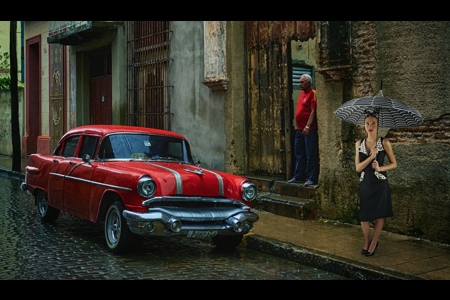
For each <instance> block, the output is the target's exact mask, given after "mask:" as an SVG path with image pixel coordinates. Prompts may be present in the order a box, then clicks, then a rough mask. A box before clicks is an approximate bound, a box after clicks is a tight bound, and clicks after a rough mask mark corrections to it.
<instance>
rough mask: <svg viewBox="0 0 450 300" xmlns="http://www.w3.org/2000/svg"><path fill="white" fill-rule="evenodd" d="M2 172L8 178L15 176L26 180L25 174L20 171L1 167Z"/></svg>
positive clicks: (0, 171) (0, 172)
mask: <svg viewBox="0 0 450 300" xmlns="http://www.w3.org/2000/svg"><path fill="white" fill-rule="evenodd" d="M0 174H1V175H3V176H5V177H8V178H14V179H18V180H25V175H24V174H22V173H19V172H15V171H11V170H7V169H3V168H0Z"/></svg>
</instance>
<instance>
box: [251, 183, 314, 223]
mask: <svg viewBox="0 0 450 300" xmlns="http://www.w3.org/2000/svg"><path fill="white" fill-rule="evenodd" d="M245 177H246V178H247V179H249V180H250V181H251V182H252V183H254V184H255V185H256V186H257V188H258V192H259V193H258V196H257V198H256V200H255V201H253V203H252V208H254V209H257V210H261V211H265V212H270V213H273V214H276V215H280V216H284V217H289V218H294V219H300V220H308V219H315V218H316V214H317V210H318V207H319V204H318V203H317V201H315V200H314V194H315V190H316V189H317V187H318V185H313V186H304V184H301V183H288V182H287V181H281V180H279V179H276V178H271V177H265V176H245Z"/></svg>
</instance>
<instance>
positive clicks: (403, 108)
mask: <svg viewBox="0 0 450 300" xmlns="http://www.w3.org/2000/svg"><path fill="white" fill-rule="evenodd" d="M334 113H335V115H336V116H337V117H338V118H340V119H342V120H344V121H346V122H349V123H352V124H356V125H363V126H364V128H365V130H366V135H367V137H366V138H365V139H363V140H359V141H357V142H356V155H355V165H356V171H357V172H358V173H359V172H360V173H361V176H360V185H359V195H360V197H359V198H360V201H359V203H360V205H359V207H360V213H359V217H360V221H361V227H362V229H363V232H364V236H365V238H366V243H365V245H364V248H363V250H362V254H365V255H367V256H372V255H373V254H374V253H375V249H376V247H377V245H378V237H379V235H380V232H381V229H382V228H383V224H384V219H385V218H387V217H392V215H393V213H392V203H391V191H390V189H389V184H388V182H387V177H386V171H388V170H392V169H395V168H396V167H397V162H396V160H395V156H394V152H393V151H392V147H391V143H390V142H389V140H387V139H384V138H381V137H379V136H378V127H379V128H406V127H409V126H416V125H418V124H419V123H421V122H422V116H421V115H420V113H419V112H418V111H417V110H415V109H414V108H412V107H411V106H409V105H406V104H405V103H403V102H401V101H399V100H395V99H391V98H388V97H384V96H383V92H382V91H381V89H380V92H379V93H378V95H377V96H375V97H362V98H359V99H354V100H350V101H347V102H346V103H344V104H343V105H341V107H339V108H338V109H337V110H336V111H335V112H334ZM363 122H364V123H363ZM385 155H387V156H388V158H389V162H390V163H389V164H387V165H385V166H384V157H385ZM370 221H375V226H374V233H373V237H372V239H370Z"/></svg>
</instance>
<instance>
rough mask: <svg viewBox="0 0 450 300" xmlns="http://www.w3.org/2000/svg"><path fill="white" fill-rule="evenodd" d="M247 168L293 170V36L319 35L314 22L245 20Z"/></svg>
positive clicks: (279, 173)
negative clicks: (316, 33)
mask: <svg viewBox="0 0 450 300" xmlns="http://www.w3.org/2000/svg"><path fill="white" fill-rule="evenodd" d="M245 30H246V43H247V76H248V77H247V80H248V81H247V82H248V84H247V88H248V90H247V92H248V120H247V121H248V143H249V145H248V170H249V173H250V174H262V175H269V176H275V177H281V178H284V179H287V178H288V177H291V176H292V175H293V171H292V170H293V165H292V163H293V161H294V160H293V157H292V153H293V151H292V149H293V129H294V128H293V126H292V122H291V120H292V118H293V105H292V101H291V99H290V98H291V90H292V76H291V73H292V72H291V71H290V69H291V65H290V64H291V53H290V50H291V43H290V41H291V40H292V39H294V40H300V41H306V40H308V39H310V38H313V37H314V36H315V22H314V21H246V29H245Z"/></svg>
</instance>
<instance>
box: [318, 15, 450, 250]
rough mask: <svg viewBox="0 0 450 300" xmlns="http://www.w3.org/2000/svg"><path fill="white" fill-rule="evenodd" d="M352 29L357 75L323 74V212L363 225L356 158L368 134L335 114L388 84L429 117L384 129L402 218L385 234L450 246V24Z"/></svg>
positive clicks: (389, 222)
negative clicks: (357, 148) (361, 140)
mask: <svg viewBox="0 0 450 300" xmlns="http://www.w3.org/2000/svg"><path fill="white" fill-rule="evenodd" d="M351 29H352V43H351V44H352V61H351V64H352V73H351V76H350V77H347V78H345V79H344V80H342V81H335V82H330V81H329V80H328V81H327V80H326V78H325V76H322V77H320V76H318V77H317V79H318V80H317V90H318V97H319V100H321V101H319V102H318V105H319V106H318V120H319V130H320V132H319V148H320V160H321V169H320V178H319V183H320V188H319V189H318V191H317V193H316V195H318V198H319V199H320V201H321V214H322V216H323V217H325V218H330V219H338V220H341V221H344V222H349V223H355V224H356V223H359V217H358V214H359V180H358V179H357V178H358V174H357V173H356V172H355V171H354V155H355V140H356V139H359V138H363V137H364V129H363V128H362V126H356V125H351V124H348V123H346V122H342V121H340V120H337V118H336V117H334V116H333V112H334V110H336V109H337V108H338V107H339V106H340V105H342V103H344V102H346V101H348V100H351V99H353V98H359V97H362V96H375V95H376V94H377V93H378V91H379V89H380V87H381V82H382V90H383V94H384V96H385V97H390V98H393V99H398V100H401V101H403V102H405V103H407V104H408V105H410V106H412V107H414V108H415V109H417V110H418V111H419V112H420V113H421V114H422V117H423V120H424V121H423V122H422V123H421V124H420V125H419V126H415V127H410V128H405V129H383V130H379V134H380V135H381V136H385V137H386V138H388V139H389V141H390V142H391V144H392V148H393V151H394V154H395V156H396V160H397V163H398V167H397V168H396V169H395V170H392V171H389V172H388V179H389V184H390V187H391V194H392V202H393V210H394V217H392V218H388V219H386V222H385V227H384V229H385V230H388V231H393V232H397V233H401V234H406V235H411V236H416V237H420V238H424V239H430V240H435V241H440V242H446V243H449V242H450V231H449V230H448V227H449V225H450V198H449V193H448V191H449V190H450V189H449V183H450V180H449V179H450V178H449V177H450V160H449V158H448V154H449V150H450V147H449V146H450V131H449V129H450V90H449V89H448V88H447V86H449V80H450V73H449V71H448V70H449V63H450V61H449V59H448V57H449V49H450V38H449V37H448V34H447V32H448V31H449V29H450V27H449V22H396V21H354V22H352V24H351ZM386 160H387V159H386ZM387 162H388V161H386V163H387Z"/></svg>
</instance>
